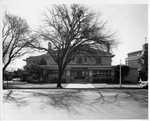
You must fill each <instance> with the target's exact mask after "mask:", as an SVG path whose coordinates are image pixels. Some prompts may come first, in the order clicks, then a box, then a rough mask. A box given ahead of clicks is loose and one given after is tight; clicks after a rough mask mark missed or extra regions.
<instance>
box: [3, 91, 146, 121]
mask: <svg viewBox="0 0 150 121" xmlns="http://www.w3.org/2000/svg"><path fill="white" fill-rule="evenodd" d="M147 118H148V90H146V89H94V90H93V89H88V90H84V89H9V90H3V117H2V119H6V120H11V119H15V120H17V119H18V120H23V119H28V120H44V119H45V120H53V119H147Z"/></svg>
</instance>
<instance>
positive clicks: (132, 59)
mask: <svg viewBox="0 0 150 121" xmlns="http://www.w3.org/2000/svg"><path fill="white" fill-rule="evenodd" d="M146 51H147V52H148V43H145V44H144V45H143V48H142V50H139V51H134V52H131V53H128V54H127V55H128V57H127V58H126V59H125V62H126V65H128V66H130V67H133V68H138V69H141V68H142V66H141V62H140V61H141V57H142V55H143V54H144V52H146Z"/></svg>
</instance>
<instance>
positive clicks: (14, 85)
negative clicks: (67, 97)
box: [3, 82, 141, 89]
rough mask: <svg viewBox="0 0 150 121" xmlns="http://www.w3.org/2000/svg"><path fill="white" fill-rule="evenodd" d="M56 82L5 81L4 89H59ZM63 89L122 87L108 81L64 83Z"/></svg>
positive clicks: (133, 86)
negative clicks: (107, 82)
mask: <svg viewBox="0 0 150 121" xmlns="http://www.w3.org/2000/svg"><path fill="white" fill-rule="evenodd" d="M56 85H57V84H56V83H51V84H32V83H26V82H9V83H8V86H7V83H6V82H5V83H4V86H3V89H58V88H57V87H56ZM62 87H63V89H65V88H67V89H68V88H69V89H80V88H81V89H82V88H83V89H120V85H119V84H106V83H69V84H68V83H62ZM121 88H122V89H141V87H140V85H139V84H122V87H121Z"/></svg>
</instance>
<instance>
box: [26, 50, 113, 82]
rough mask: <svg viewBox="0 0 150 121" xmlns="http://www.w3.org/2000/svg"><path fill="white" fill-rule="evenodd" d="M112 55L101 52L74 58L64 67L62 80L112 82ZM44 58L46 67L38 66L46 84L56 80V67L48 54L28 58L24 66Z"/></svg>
mask: <svg viewBox="0 0 150 121" xmlns="http://www.w3.org/2000/svg"><path fill="white" fill-rule="evenodd" d="M112 57H114V55H113V54H111V53H109V52H104V51H101V52H99V55H98V56H91V58H92V59H89V58H88V57H86V56H81V55H78V56H76V57H75V58H74V59H73V60H72V61H71V62H70V63H69V64H68V65H67V67H66V69H65V72H64V76H63V78H64V79H65V80H66V82H72V83H75V82H93V81H98V82H112V81H113V80H114V66H112V65H111V62H112ZM41 58H44V59H45V61H46V65H40V66H41V67H42V68H43V74H44V75H47V78H46V80H47V82H51V81H54V80H56V79H57V76H58V74H57V73H58V66H57V64H56V63H55V61H54V60H53V58H52V57H51V55H50V54H43V55H41V56H30V57H29V58H26V60H25V61H26V64H27V65H29V64H31V63H33V62H34V63H38V62H39V60H40V59H41Z"/></svg>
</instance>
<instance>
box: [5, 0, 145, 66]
mask: <svg viewBox="0 0 150 121" xmlns="http://www.w3.org/2000/svg"><path fill="white" fill-rule="evenodd" d="M56 1H57V0H56ZM114 1H118V0H114ZM123 1H125V0H123ZM133 1H135V0H133ZM138 1H140V0H138ZM144 1H146V0H144ZM2 3H3V4H2V5H3V6H2V8H3V10H7V11H8V12H9V13H12V14H15V15H19V16H21V17H22V18H24V19H26V20H27V22H28V24H29V25H30V26H31V27H32V28H33V29H34V28H37V27H38V24H39V22H40V21H41V19H42V16H41V13H42V11H44V10H46V8H47V7H50V6H51V4H53V2H52V1H51V0H3V2H2ZM87 3H88V4H87ZM90 3H91V2H90V1H88V2H85V6H88V7H89V8H90V9H92V10H94V11H97V12H100V13H101V17H100V18H101V19H102V20H103V21H106V20H107V21H108V27H109V28H110V30H111V31H113V32H117V38H118V39H119V42H120V44H119V45H118V47H117V48H114V49H113V54H115V57H114V58H113V62H112V65H117V64H119V63H120V60H122V63H123V64H125V58H126V57H127V53H129V52H133V51H138V50H141V49H142V45H143V44H144V43H145V37H146V38H148V5H147V4H141V3H140V4H133V3H136V2H132V4H131V3H128V4H127V2H124V3H126V4H120V3H119V2H117V4H114V3H113V4H108V3H109V2H108V0H106V3H107V4H102V3H103V2H102V3H96V2H95V3H91V4H90ZM142 3H146V2H142ZM28 56H29V55H26V56H24V57H22V58H20V59H18V60H16V61H15V62H14V63H12V64H11V65H10V66H9V68H10V69H11V68H21V67H23V66H24V65H25V64H26V63H25V62H24V61H23V59H25V58H26V57H28ZM32 56H33V55H32ZM35 56H36V54H35Z"/></svg>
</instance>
